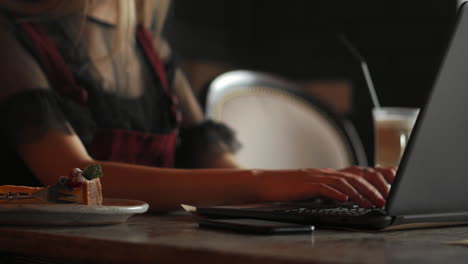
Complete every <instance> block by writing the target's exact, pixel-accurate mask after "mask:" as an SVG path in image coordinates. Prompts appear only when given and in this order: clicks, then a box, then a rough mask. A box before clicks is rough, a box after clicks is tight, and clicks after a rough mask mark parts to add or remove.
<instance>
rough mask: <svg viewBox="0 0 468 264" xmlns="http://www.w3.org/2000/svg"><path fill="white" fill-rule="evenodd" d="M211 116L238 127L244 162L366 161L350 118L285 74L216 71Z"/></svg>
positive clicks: (327, 164) (334, 164) (284, 165)
mask: <svg viewBox="0 0 468 264" xmlns="http://www.w3.org/2000/svg"><path fill="white" fill-rule="evenodd" d="M206 115H207V118H210V119H213V120H217V121H222V122H224V123H226V124H228V125H229V126H230V127H232V128H233V129H234V131H235V132H236V135H237V137H238V139H239V140H240V142H241V143H242V145H243V146H242V148H241V150H240V151H239V152H238V153H237V154H236V158H237V160H238V161H239V162H240V164H241V165H242V166H243V167H245V168H260V169H294V168H335V169H339V168H344V167H346V166H349V165H355V164H358V165H363V166H365V165H367V159H366V156H365V153H364V149H363V146H362V143H361V141H360V139H359V137H358V135H357V133H356V131H355V129H354V127H353V126H352V125H351V123H350V122H349V121H348V120H345V119H341V118H338V117H337V116H336V115H335V114H333V113H332V112H331V111H330V110H329V109H328V107H326V106H325V105H323V103H321V102H320V101H318V100H317V99H316V98H314V97H312V96H309V95H306V94H304V93H303V92H301V90H300V87H298V86H297V85H295V84H293V83H291V82H288V81H286V80H284V79H281V78H278V77H275V76H273V75H270V74H266V73H259V72H253V71H244V70H238V71H231V72H227V73H224V74H222V75H220V76H218V77H216V78H215V79H214V80H213V81H212V82H211V84H210V85H209V90H208V94H207V98H206Z"/></svg>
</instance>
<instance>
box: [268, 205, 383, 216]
mask: <svg viewBox="0 0 468 264" xmlns="http://www.w3.org/2000/svg"><path fill="white" fill-rule="evenodd" d="M276 212H279V213H282V214H291V215H297V214H300V215H308V216H354V217H356V216H363V215H369V214H370V215H377V216H384V215H386V212H385V211H384V210H382V209H380V208H371V209H368V208H361V207H358V206H355V207H337V208H326V209H314V208H294V209H281V210H276Z"/></svg>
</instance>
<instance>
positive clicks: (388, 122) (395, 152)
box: [372, 107, 419, 167]
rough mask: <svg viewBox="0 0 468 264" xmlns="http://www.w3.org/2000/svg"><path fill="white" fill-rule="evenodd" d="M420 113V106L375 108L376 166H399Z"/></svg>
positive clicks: (373, 112)
mask: <svg viewBox="0 0 468 264" xmlns="http://www.w3.org/2000/svg"><path fill="white" fill-rule="evenodd" d="M418 113H419V109H418V108H406V107H378V108H374V109H373V111H372V114H373V117H374V128H375V166H377V167H393V166H398V164H399V163H400V159H401V156H402V155H403V151H404V149H405V147H406V143H407V142H408V139H409V137H410V134H411V130H412V129H413V126H414V123H415V122H416V118H417V117H418Z"/></svg>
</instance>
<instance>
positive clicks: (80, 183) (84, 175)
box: [59, 165, 102, 205]
mask: <svg viewBox="0 0 468 264" xmlns="http://www.w3.org/2000/svg"><path fill="white" fill-rule="evenodd" d="M100 177H102V170H101V166H99V165H91V166H88V167H87V168H86V169H85V170H84V171H81V170H80V169H78V168H75V169H73V171H72V172H71V174H70V175H69V176H68V177H64V176H62V177H60V179H59V184H61V185H62V186H64V187H68V190H66V189H63V190H60V193H59V196H62V194H65V195H70V196H69V197H63V196H62V197H60V200H62V201H69V202H75V203H79V204H88V205H102V186H101V180H100V179H99V178H100Z"/></svg>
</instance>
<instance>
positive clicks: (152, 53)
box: [137, 25, 182, 127]
mask: <svg viewBox="0 0 468 264" xmlns="http://www.w3.org/2000/svg"><path fill="white" fill-rule="evenodd" d="M137 40H138V43H139V44H140V47H141V48H142V50H143V52H144V54H145V57H146V59H147V60H148V62H149V64H150V65H151V67H152V68H153V71H154V72H155V74H156V76H158V77H159V80H160V81H161V84H162V86H163V88H164V91H165V93H166V95H167V97H168V98H169V99H170V100H171V111H172V113H173V115H174V116H175V117H176V122H177V127H179V126H180V124H181V122H182V114H181V112H180V109H179V100H178V99H177V96H176V95H175V94H174V93H172V92H171V91H170V87H169V83H168V81H167V78H166V71H165V69H164V64H163V62H162V60H161V57H160V56H159V54H158V52H157V51H156V49H155V47H154V42H153V38H152V35H151V32H150V31H149V30H148V29H146V28H145V27H143V26H142V25H139V26H138V30H137Z"/></svg>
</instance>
